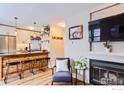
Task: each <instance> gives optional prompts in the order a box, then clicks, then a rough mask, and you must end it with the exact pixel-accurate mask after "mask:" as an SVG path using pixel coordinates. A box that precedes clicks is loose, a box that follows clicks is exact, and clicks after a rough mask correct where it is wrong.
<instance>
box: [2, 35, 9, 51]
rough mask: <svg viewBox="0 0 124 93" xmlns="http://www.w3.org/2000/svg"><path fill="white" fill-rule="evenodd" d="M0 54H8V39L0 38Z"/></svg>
mask: <svg viewBox="0 0 124 93" xmlns="http://www.w3.org/2000/svg"><path fill="white" fill-rule="evenodd" d="M0 53H8V37H7V36H0Z"/></svg>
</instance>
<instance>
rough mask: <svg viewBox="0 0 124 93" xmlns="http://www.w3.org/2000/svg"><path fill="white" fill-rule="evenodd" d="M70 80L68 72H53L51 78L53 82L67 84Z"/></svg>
mask: <svg viewBox="0 0 124 93" xmlns="http://www.w3.org/2000/svg"><path fill="white" fill-rule="evenodd" d="M71 79H72V76H71V73H70V72H68V71H59V72H55V73H54V75H53V77H52V81H53V82H67V81H71Z"/></svg>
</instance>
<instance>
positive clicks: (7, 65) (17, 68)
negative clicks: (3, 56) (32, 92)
mask: <svg viewBox="0 0 124 93" xmlns="http://www.w3.org/2000/svg"><path fill="white" fill-rule="evenodd" d="M18 65H20V62H19V61H14V60H13V61H9V62H7V63H6V72H5V78H4V83H5V84H7V79H8V74H9V70H10V67H11V66H16V71H17V74H18V76H19V78H20V79H21V78H22V77H21V73H19V72H20V71H19V67H18Z"/></svg>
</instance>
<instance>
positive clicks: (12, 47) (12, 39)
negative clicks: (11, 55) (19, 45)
mask: <svg viewBox="0 0 124 93" xmlns="http://www.w3.org/2000/svg"><path fill="white" fill-rule="evenodd" d="M8 41H9V52H16V37H14V36H10V37H8Z"/></svg>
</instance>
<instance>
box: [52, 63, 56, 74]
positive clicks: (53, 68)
mask: <svg viewBox="0 0 124 93" xmlns="http://www.w3.org/2000/svg"><path fill="white" fill-rule="evenodd" d="M55 68H56V65H54V66H53V67H52V75H53V74H54V70H55Z"/></svg>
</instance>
